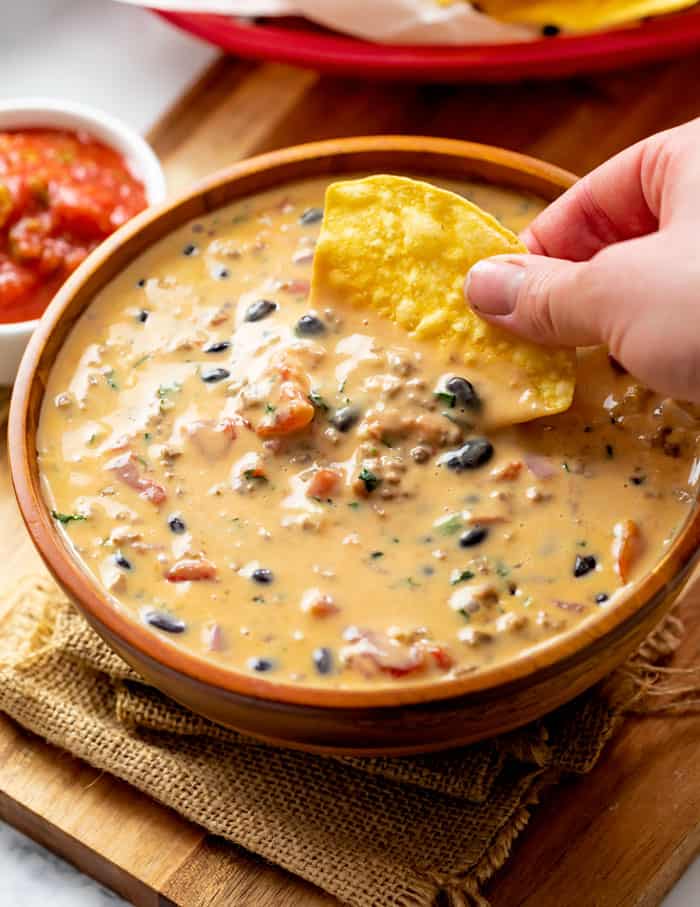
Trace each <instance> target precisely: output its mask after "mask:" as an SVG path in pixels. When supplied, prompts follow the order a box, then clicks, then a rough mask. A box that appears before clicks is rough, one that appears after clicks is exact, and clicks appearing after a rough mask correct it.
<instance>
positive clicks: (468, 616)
mask: <svg viewBox="0 0 700 907" xmlns="http://www.w3.org/2000/svg"><path fill="white" fill-rule="evenodd" d="M457 613H458V614H461V615H462V617H463V618H464V619H465V620H471V619H472V617H471V614H470V613H469V612H468V611H467V610H466V609H465V608H460V609H459V611H458V612H457Z"/></svg>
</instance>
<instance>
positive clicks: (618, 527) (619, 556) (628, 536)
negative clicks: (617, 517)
mask: <svg viewBox="0 0 700 907" xmlns="http://www.w3.org/2000/svg"><path fill="white" fill-rule="evenodd" d="M641 550H642V536H641V533H640V531H639V526H638V525H637V524H636V523H635V522H634V520H623V521H622V522H621V523H616V524H615V527H614V529H613V543H612V553H613V558H614V559H615V572H616V573H617V575H618V576H619V577H620V579H621V580H622V582H623V583H626V582H627V581H628V580H629V576H630V570H631V569H632V567H633V565H634V563H635V561H636V560H637V558H638V557H639V555H640V553H641Z"/></svg>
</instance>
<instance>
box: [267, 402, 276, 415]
mask: <svg viewBox="0 0 700 907" xmlns="http://www.w3.org/2000/svg"><path fill="white" fill-rule="evenodd" d="M276 409H277V407H276V406H273V405H272V403H266V404H265V412H266V413H274V411H275V410H276Z"/></svg>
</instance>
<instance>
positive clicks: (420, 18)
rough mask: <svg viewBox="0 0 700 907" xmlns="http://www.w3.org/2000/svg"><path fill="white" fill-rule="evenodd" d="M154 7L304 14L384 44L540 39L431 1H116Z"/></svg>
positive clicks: (467, 7)
mask: <svg viewBox="0 0 700 907" xmlns="http://www.w3.org/2000/svg"><path fill="white" fill-rule="evenodd" d="M120 2H122V3H133V4H135V5H138V6H149V7H152V8H153V9H162V10H171V11H173V12H175V11H177V12H189V13H220V14H225V15H231V16H245V17H253V16H303V17H304V18H306V19H309V20H311V21H312V22H316V23H318V24H319V25H324V26H326V27H327V28H332V29H335V30H336V31H339V32H343V33H344V34H347V35H353V36H354V37H357V38H364V39H365V40H368V41H376V42H378V43H382V44H501V43H504V42H508V41H527V40H532V39H533V38H535V37H538V34H537V32H536V31H535V30H534V29H531V28H528V27H525V26H520V25H510V24H507V23H504V22H497V21H495V20H494V19H491V18H490V17H489V16H486V15H484V14H483V13H479V12H477V11H476V10H475V9H474V8H473V7H472V6H471V4H469V3H464V2H461V3H453V4H451V5H449V6H441V5H440V4H438V3H436V2H435V0H199V2H197V0H150V2H144V0H120Z"/></svg>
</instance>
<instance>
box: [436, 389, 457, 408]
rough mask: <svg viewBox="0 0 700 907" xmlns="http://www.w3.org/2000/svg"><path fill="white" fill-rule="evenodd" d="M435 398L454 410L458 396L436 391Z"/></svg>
mask: <svg viewBox="0 0 700 907" xmlns="http://www.w3.org/2000/svg"><path fill="white" fill-rule="evenodd" d="M435 396H436V397H437V399H438V400H440V402H441V403H444V404H445V406H449V408H450V409H453V408H454V405H455V403H456V402H457V396H456V395H455V394H451V393H450V392H449V391H435Z"/></svg>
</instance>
